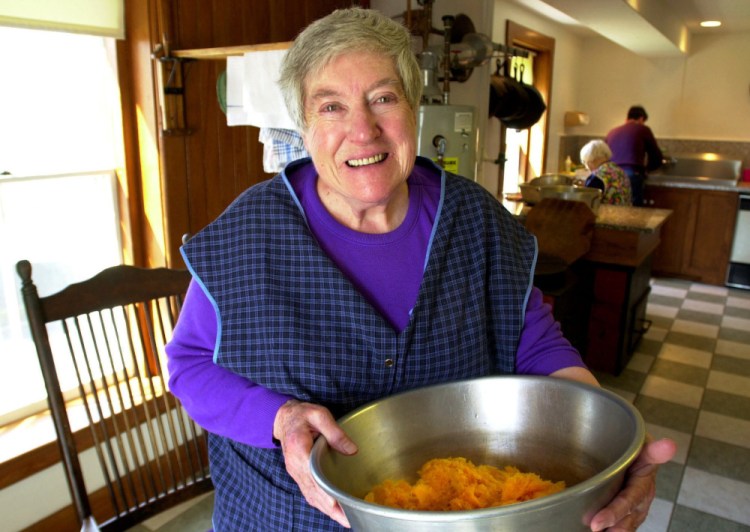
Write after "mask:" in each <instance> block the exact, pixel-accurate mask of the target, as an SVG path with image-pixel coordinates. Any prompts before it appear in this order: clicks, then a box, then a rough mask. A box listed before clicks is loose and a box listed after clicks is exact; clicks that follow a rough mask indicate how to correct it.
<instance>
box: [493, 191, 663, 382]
mask: <svg viewBox="0 0 750 532" xmlns="http://www.w3.org/2000/svg"><path fill="white" fill-rule="evenodd" d="M504 205H505V206H506V208H507V209H508V210H510V212H512V213H514V214H515V215H516V216H517V217H518V218H519V219H521V220H524V221H525V220H526V218H527V216H528V213H529V211H530V210H531V209H532V208H530V207H525V206H522V205H520V204H514V203H513V202H504ZM672 215H673V213H672V212H671V211H670V210H666V209H650V208H642V207H620V206H612V205H602V206H601V207H600V208H599V212H598V213H597V216H596V220H595V223H594V231H593V235H592V238H591V247H590V248H589V250H588V251H587V252H586V253H585V254H584V255H583V256H582V257H581V258H580V259H579V260H577V261H576V262H574V263H573V264H571V266H570V268H569V270H568V272H566V274H567V278H566V282H565V283H564V284H563V286H562V287H561V288H560V289H559V290H550V289H549V288H548V287H544V286H540V288H541V289H542V290H543V292H544V294H545V301H547V302H548V303H549V304H551V305H552V310H553V313H554V316H555V319H557V320H558V321H559V322H560V326H561V328H562V331H563V334H564V335H565V337H566V338H568V340H570V342H571V343H572V344H573V345H574V346H575V347H576V348H577V349H578V350H579V351H580V352H581V355H582V356H583V358H584V361H585V362H586V364H587V365H588V366H589V368H591V369H592V370H596V371H603V372H608V373H613V374H615V375H617V374H619V373H620V372H621V371H622V370H623V368H625V366H626V365H627V363H628V361H629V360H630V357H631V356H632V354H633V352H634V350H635V348H636V345H637V344H638V342H639V341H640V339H641V338H642V337H643V334H644V333H645V332H646V331H647V330H648V326H649V323H648V321H647V319H646V303H647V301H648V294H649V292H650V290H651V288H650V283H649V281H650V279H651V264H652V256H653V253H654V251H655V250H656V249H657V247H658V246H659V242H660V235H661V232H662V228H663V227H664V225H665V220H669V219H671V216H672Z"/></svg>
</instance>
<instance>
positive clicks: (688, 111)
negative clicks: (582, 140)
mask: <svg viewBox="0 0 750 532" xmlns="http://www.w3.org/2000/svg"><path fill="white" fill-rule="evenodd" d="M748 50H750V32H747V33H732V34H727V35H706V34H698V35H694V36H693V38H692V41H691V48H690V53H689V54H688V55H687V56H686V57H681V58H673V59H648V58H643V57H638V56H636V55H634V54H632V53H630V52H628V51H627V50H624V49H622V48H620V47H618V46H616V45H614V44H612V43H610V42H609V41H607V40H605V39H602V38H591V39H586V40H585V41H584V44H583V51H582V55H581V60H582V64H585V65H587V66H586V71H587V72H588V73H589V76H588V77H589V80H588V81H587V82H586V83H581V85H580V87H579V89H578V94H579V98H578V104H579V107H581V109H582V110H584V111H586V112H588V113H589V115H590V117H591V123H590V124H589V125H588V126H586V127H581V128H577V131H576V133H581V134H590V135H603V134H605V133H606V132H607V130H608V129H609V128H610V127H611V126H612V124H617V123H620V122H622V121H624V119H625V112H626V109H627V108H628V106H630V105H631V104H634V103H641V104H643V105H644V106H645V107H646V109H647V110H648V113H649V125H650V126H651V128H652V129H653V130H654V133H655V134H656V136H657V137H659V136H662V137H671V138H684V139H709V140H735V141H748V140H750V61H748V60H747V51H748Z"/></svg>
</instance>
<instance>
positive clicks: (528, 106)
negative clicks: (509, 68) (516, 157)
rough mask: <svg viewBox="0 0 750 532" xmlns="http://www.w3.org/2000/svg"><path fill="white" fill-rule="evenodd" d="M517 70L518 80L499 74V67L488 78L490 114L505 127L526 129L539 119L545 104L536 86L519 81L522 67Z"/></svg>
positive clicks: (545, 107)
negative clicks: (518, 71)
mask: <svg viewBox="0 0 750 532" xmlns="http://www.w3.org/2000/svg"><path fill="white" fill-rule="evenodd" d="M519 70H520V73H519V79H518V80H516V79H514V78H513V77H512V76H501V75H500V74H499V68H498V73H496V74H495V75H493V76H492V77H491V78H490V116H494V117H497V118H498V119H499V120H500V121H501V122H502V123H503V124H504V125H505V126H506V127H509V128H513V129H526V128H529V127H531V126H533V125H534V124H536V123H537V122H538V121H539V119H540V118H541V117H542V114H544V111H546V110H547V105H546V104H545V103H544V98H542V95H541V94H540V93H539V91H538V90H537V89H536V87H534V86H532V85H527V84H526V83H523V82H522V81H520V79H521V78H522V76H523V69H522V68H521V69H519Z"/></svg>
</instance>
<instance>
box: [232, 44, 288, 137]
mask: <svg viewBox="0 0 750 532" xmlns="http://www.w3.org/2000/svg"><path fill="white" fill-rule="evenodd" d="M285 54H286V50H268V51H262V52H248V53H247V54H245V55H244V56H242V57H241V58H237V57H228V58H227V123H228V124H229V125H230V126H232V125H250V126H256V127H270V128H280V129H295V126H294V123H293V122H292V119H291V118H289V113H287V111H286V106H285V105H284V99H283V98H282V96H281V91H280V90H279V86H278V84H277V80H278V79H279V69H280V67H281V61H282V59H283V58H284V55H285ZM237 60H239V61H237ZM237 63H241V66H239V65H238V64H237ZM239 87H241V89H240V94H239V95H238V94H237V90H238V88H239ZM240 97H241V100H240V99H239V98H240ZM238 104H240V105H241V108H242V111H241V112H239V111H238V112H235V111H232V112H231V113H230V112H229V111H230V109H232V108H235V107H237V106H238Z"/></svg>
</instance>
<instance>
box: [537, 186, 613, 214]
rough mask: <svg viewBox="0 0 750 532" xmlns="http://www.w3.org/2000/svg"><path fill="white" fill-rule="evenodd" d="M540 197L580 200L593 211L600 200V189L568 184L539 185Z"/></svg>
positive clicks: (599, 203)
mask: <svg viewBox="0 0 750 532" xmlns="http://www.w3.org/2000/svg"><path fill="white" fill-rule="evenodd" d="M539 194H540V196H541V199H545V198H556V199H562V200H569V201H581V202H583V203H585V204H586V205H588V206H589V207H590V208H591V210H592V211H594V212H595V213H596V212H598V211H599V205H601V202H602V191H601V190H599V189H598V188H590V187H574V186H568V185H545V186H542V187H540V189H539Z"/></svg>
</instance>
